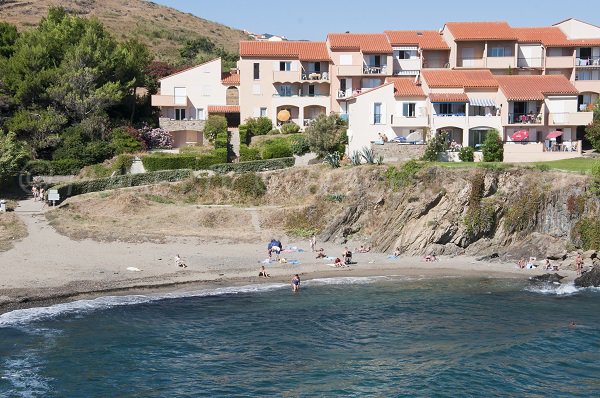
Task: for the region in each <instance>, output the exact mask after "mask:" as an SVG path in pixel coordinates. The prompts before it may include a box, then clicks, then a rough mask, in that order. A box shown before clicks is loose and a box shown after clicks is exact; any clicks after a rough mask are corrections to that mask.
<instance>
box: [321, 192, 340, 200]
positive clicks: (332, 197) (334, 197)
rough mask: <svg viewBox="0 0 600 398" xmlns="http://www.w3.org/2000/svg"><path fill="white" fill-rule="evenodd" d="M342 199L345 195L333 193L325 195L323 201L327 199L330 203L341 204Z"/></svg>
mask: <svg viewBox="0 0 600 398" xmlns="http://www.w3.org/2000/svg"><path fill="white" fill-rule="evenodd" d="M344 197H345V195H344V194H343V193H341V192H334V193H330V194H327V196H325V199H327V200H328V201H330V202H342V201H344Z"/></svg>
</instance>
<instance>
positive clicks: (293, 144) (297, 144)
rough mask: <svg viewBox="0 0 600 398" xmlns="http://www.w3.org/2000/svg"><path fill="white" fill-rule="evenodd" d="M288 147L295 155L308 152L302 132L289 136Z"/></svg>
mask: <svg viewBox="0 0 600 398" xmlns="http://www.w3.org/2000/svg"><path fill="white" fill-rule="evenodd" d="M290 148H291V150H292V153H293V154H294V155H297V156H302V155H304V154H306V153H308V152H310V148H309V147H308V142H306V137H305V136H304V135H303V134H298V135H296V136H293V137H292V138H291V140H290Z"/></svg>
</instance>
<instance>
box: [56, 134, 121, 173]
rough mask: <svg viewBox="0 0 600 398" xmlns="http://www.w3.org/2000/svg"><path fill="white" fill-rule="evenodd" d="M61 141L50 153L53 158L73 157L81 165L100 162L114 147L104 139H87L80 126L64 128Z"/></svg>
mask: <svg viewBox="0 0 600 398" xmlns="http://www.w3.org/2000/svg"><path fill="white" fill-rule="evenodd" d="M61 139H62V142H61V144H60V145H59V147H58V148H57V149H56V150H55V151H54V153H53V155H52V159H53V160H63V159H75V160H78V161H80V163H81V164H82V165H88V164H94V163H101V162H103V161H105V160H106V159H110V158H111V157H112V156H113V153H114V148H113V147H112V144H110V145H109V143H108V142H106V141H101V140H89V138H88V137H87V136H85V134H84V132H83V128H82V127H81V126H75V127H70V128H67V129H65V131H64V132H63V134H62V135H61Z"/></svg>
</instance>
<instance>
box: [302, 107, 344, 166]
mask: <svg viewBox="0 0 600 398" xmlns="http://www.w3.org/2000/svg"><path fill="white" fill-rule="evenodd" d="M346 129H347V125H346V122H344V121H343V120H342V119H340V118H339V117H338V116H337V115H336V114H331V115H323V114H321V115H319V116H317V118H316V119H315V120H313V122H312V123H311V124H310V126H309V127H307V129H306V133H305V134H306V141H307V143H308V146H309V147H310V150H311V151H312V152H314V153H316V154H317V155H318V156H320V157H324V156H325V155H327V154H328V153H333V152H343V145H344V144H345V143H346V141H347V137H346Z"/></svg>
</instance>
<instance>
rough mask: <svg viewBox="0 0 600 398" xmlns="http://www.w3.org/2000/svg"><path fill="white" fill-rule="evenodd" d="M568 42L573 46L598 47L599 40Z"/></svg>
mask: <svg viewBox="0 0 600 398" xmlns="http://www.w3.org/2000/svg"><path fill="white" fill-rule="evenodd" d="M569 42H570V43H571V44H572V45H573V46H574V47H578V46H600V39H572V40H569Z"/></svg>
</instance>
